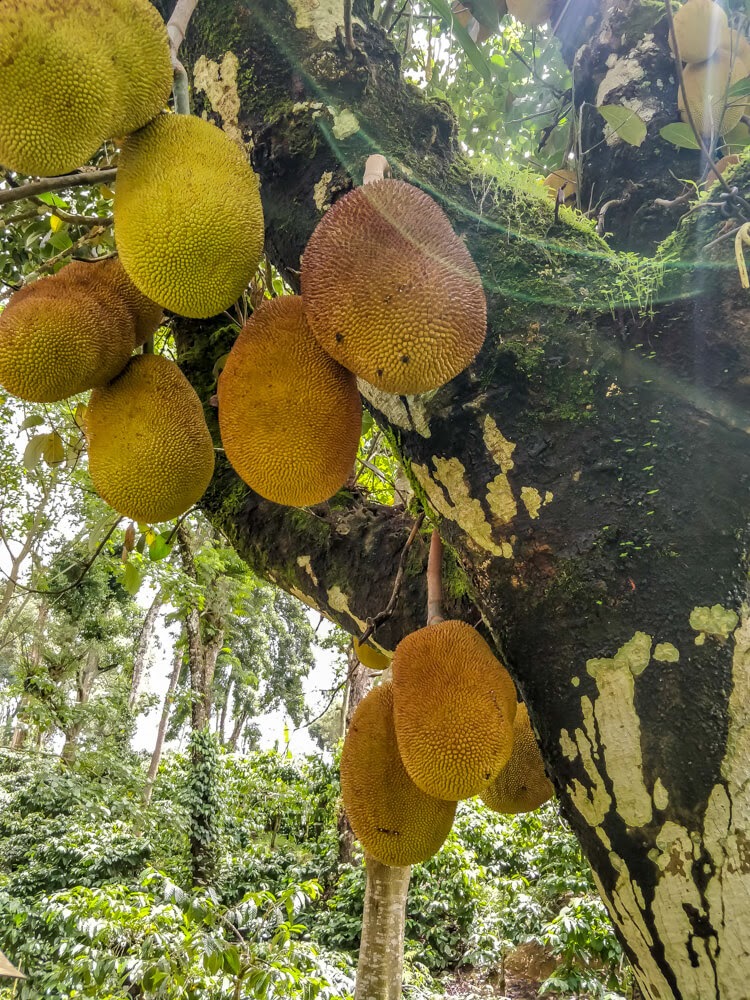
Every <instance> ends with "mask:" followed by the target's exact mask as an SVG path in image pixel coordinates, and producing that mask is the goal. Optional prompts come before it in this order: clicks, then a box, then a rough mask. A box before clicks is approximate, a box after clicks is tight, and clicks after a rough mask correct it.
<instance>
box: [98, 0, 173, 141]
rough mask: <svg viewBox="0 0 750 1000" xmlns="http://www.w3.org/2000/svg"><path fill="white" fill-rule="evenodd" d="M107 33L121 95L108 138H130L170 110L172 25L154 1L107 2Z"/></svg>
mask: <svg viewBox="0 0 750 1000" xmlns="http://www.w3.org/2000/svg"><path fill="white" fill-rule="evenodd" d="M102 29H103V31H104V36H103V37H104V39H105V40H106V42H107V45H108V46H109V50H110V53H111V58H112V62H113V66H114V72H115V80H116V85H117V94H118V100H117V104H116V107H115V109H114V114H113V117H112V119H111V121H110V125H109V131H108V133H107V134H108V136H124V135H129V134H130V133H131V132H135V131H136V129H139V128H142V127H143V126H144V125H146V124H147V123H148V122H150V121H151V119H152V118H155V117H156V115H158V114H159V112H160V111H161V110H162V109H163V108H165V107H166V104H167V100H168V98H169V95H170V92H171V90H172V80H173V70H172V60H171V57H170V53H169V37H168V36H167V26H166V24H165V23H164V21H163V20H162V18H161V16H160V14H159V12H158V11H157V9H156V8H155V7H154V6H153V5H152V4H151V3H149V0H107V16H106V17H105V18H104V19H103V24H102Z"/></svg>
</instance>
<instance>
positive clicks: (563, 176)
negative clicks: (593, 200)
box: [542, 167, 578, 201]
mask: <svg viewBox="0 0 750 1000" xmlns="http://www.w3.org/2000/svg"><path fill="white" fill-rule="evenodd" d="M542 183H543V184H544V186H545V187H546V188H547V190H548V193H549V195H550V197H551V198H554V197H555V196H556V195H557V192H558V191H559V190H560V188H563V195H564V197H565V201H574V200H575V196H576V194H577V193H578V174H577V173H576V172H575V170H568V169H567V168H563V167H560V168H559V169H557V170H553V171H552V173H551V174H548V175H547V176H546V177H545V178H544V181H543V182H542Z"/></svg>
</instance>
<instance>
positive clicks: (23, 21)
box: [0, 0, 172, 176]
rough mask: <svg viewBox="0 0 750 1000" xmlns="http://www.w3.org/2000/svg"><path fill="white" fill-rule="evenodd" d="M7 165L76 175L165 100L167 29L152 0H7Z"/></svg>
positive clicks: (2, 97) (2, 87)
mask: <svg viewBox="0 0 750 1000" xmlns="http://www.w3.org/2000/svg"><path fill="white" fill-rule="evenodd" d="M0 24H1V25H2V30H1V31H0V163H2V164H3V166H5V167H7V168H9V169H11V170H17V171H19V172H21V173H24V174H38V175H43V176H50V175H54V174H63V173H67V172H68V171H70V170H73V169H75V168H76V167H80V166H81V165H82V164H84V163H86V162H87V161H88V160H89V159H90V158H91V156H92V155H93V154H94V153H95V152H96V150H97V149H98V148H99V147H100V146H101V144H102V143H103V142H104V140H105V139H108V138H113V137H115V136H118V135H120V134H122V133H124V132H130V131H133V130H135V129H138V128H140V127H141V126H143V125H145V124H146V123H147V122H148V121H150V120H151V119H152V118H153V117H154V116H155V115H156V114H158V112H159V111H160V110H161V109H162V108H163V107H164V105H165V104H166V101H167V98H168V96H169V92H170V90H171V87H172V67H171V61H170V54H169V40H168V37H167V30H166V26H165V24H164V22H163V20H162V18H161V17H160V16H159V14H158V12H157V11H156V9H155V8H154V7H153V6H152V4H151V3H149V2H148V0H0Z"/></svg>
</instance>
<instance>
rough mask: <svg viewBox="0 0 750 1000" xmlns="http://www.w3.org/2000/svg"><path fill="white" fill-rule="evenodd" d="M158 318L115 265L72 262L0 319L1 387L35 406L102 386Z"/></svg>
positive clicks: (15, 300) (14, 299)
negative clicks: (137, 333)
mask: <svg viewBox="0 0 750 1000" xmlns="http://www.w3.org/2000/svg"><path fill="white" fill-rule="evenodd" d="M160 316H161V309H160V308H159V307H158V306H154V304H153V303H152V302H149V301H148V300H147V299H145V298H144V297H143V296H142V295H141V294H140V293H139V292H138V291H137V289H135V288H134V287H133V285H132V283H131V282H130V280H129V279H128V277H127V275H126V274H125V272H124V271H123V269H122V267H121V265H120V263H119V261H117V260H115V259H112V260H106V261H92V262H91V263H84V262H83V261H74V262H73V263H71V264H68V265H67V266H66V267H64V268H62V270H60V271H58V272H57V274H55V275H52V276H51V277H47V278H40V279H39V280H38V281H34V282H33V283H31V284H30V285H27V286H25V287H24V288H22V289H21V290H20V291H18V292H15V293H14V295H13V296H11V299H10V302H9V303H8V306H7V307H6V308H5V309H4V310H3V312H2V313H0V385H2V386H3V387H4V388H5V389H7V390H8V392H10V393H12V394H13V395H14V396H18V397H19V398H20V399H26V400H30V401H34V402H39V403H52V402H55V400H58V399H65V398H67V397H68V396H73V395H75V394H76V393H78V392H83V391H84V390H86V389H91V388H93V387H95V386H102V385H106V383H107V382H109V381H110V380H111V379H113V378H114V377H115V375H117V374H119V373H120V372H121V371H122V369H123V368H124V367H125V365H126V364H127V361H128V358H129V357H130V355H131V354H132V353H133V350H134V348H135V347H136V346H138V344H139V343H142V342H143V340H145V339H146V337H148V336H150V334H151V333H153V331H154V330H155V329H156V327H157V325H158V322H159V318H160ZM136 329H137V330H138V331H139V333H140V334H141V335H142V336H141V339H140V340H139V339H138V337H137V336H136Z"/></svg>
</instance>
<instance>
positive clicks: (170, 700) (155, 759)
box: [143, 649, 182, 808]
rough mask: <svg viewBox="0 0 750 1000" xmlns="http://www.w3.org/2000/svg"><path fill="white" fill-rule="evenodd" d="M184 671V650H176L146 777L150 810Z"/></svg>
mask: <svg viewBox="0 0 750 1000" xmlns="http://www.w3.org/2000/svg"><path fill="white" fill-rule="evenodd" d="M181 670H182V649H176V650H175V653H174V659H173V661H172V673H171V674H170V675H169V686H168V688H167V693H166V694H165V695H164V704H163V705H162V710H161V718H160V719H159V729H158V730H157V733H156V742H155V743H154V750H153V753H152V754H151V762H150V763H149V765H148V774H147V775H146V784H145V785H144V788H143V804H144V806H146V807H147V808H148V805H149V803H150V802H151V795H152V794H153V791H154V782H155V781H156V775H157V774H158V772H159V762H160V761H161V753H162V750H163V749H164V737H165V736H166V734H167V726H168V725H169V716H170V714H171V712H172V705H173V704H174V695H175V691H176V690H177V683H178V681H179V679H180V672H181Z"/></svg>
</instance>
